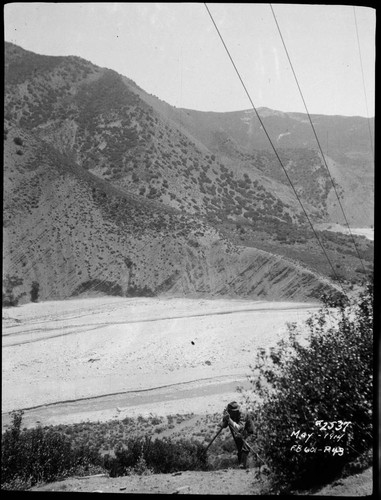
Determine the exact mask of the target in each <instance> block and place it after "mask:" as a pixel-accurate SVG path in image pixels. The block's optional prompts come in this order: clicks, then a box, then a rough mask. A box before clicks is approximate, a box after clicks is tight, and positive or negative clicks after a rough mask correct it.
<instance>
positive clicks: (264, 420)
mask: <svg viewBox="0 0 381 500" xmlns="http://www.w3.org/2000/svg"><path fill="white" fill-rule="evenodd" d="M330 308H334V311H335V313H333V312H332V309H331V312H330ZM305 328H306V329H307V331H308V338H307V341H303V340H301V339H299V338H298V331H297V329H296V325H295V324H294V325H289V332H288V338H286V339H284V340H281V341H280V342H279V343H278V344H277V346H276V347H275V348H273V349H271V350H270V351H269V352H266V351H265V350H264V349H262V350H260V351H259V353H258V355H257V358H256V360H255V363H254V366H253V367H252V376H251V379H250V381H251V384H252V388H253V393H254V394H255V395H256V397H257V396H259V398H261V399H262V401H261V402H260V403H258V402H257V401H254V402H252V403H251V404H252V407H253V408H254V419H255V426H254V427H255V429H256V436H255V440H254V446H255V450H256V452H257V453H258V455H259V456H260V457H261V459H262V460H263V461H264V462H265V464H266V465H267V467H269V469H270V470H271V475H270V480H271V485H272V489H273V491H277V492H287V491H289V490H290V489H291V488H295V487H298V488H303V489H304V488H306V489H307V488H311V487H314V486H319V485H320V484H324V482H327V481H329V480H332V479H333V478H334V476H335V475H336V474H338V473H340V471H341V470H342V469H343V467H344V466H345V465H346V464H348V463H349V462H351V461H353V460H354V459H356V458H358V457H361V456H362V455H363V454H365V453H367V451H368V450H369V448H371V446H372V442H373V435H372V403H373V399H372V398H373V378H372V375H373V373H372V364H373V363H372V359H373V331H372V329H373V283H372V282H369V283H368V284H367V285H366V286H365V289H364V291H363V292H362V293H361V294H360V295H359V297H358V299H357V301H353V302H348V301H344V300H343V299H342V298H340V297H336V298H331V297H323V306H322V308H321V309H320V311H319V312H318V313H317V314H316V315H313V316H311V317H310V318H309V319H308V320H307V321H306V323H305ZM248 399H249V401H250V400H251V397H250V396H248ZM319 421H320V422H334V423H333V424H330V425H328V426H327V430H328V431H329V432H328V433H325V432H323V428H324V424H320V425H323V427H322V431H321V432H320V426H319V424H318V422H319ZM343 422H350V424H348V425H347V426H346V429H345V430H343V429H344V427H343ZM340 426H341V427H340ZM332 429H333V430H334V431H335V429H336V431H335V432H334V434H335V435H341V434H342V437H341V438H340V440H339V441H337V440H336V441H335V440H334V439H333V437H332V436H333V435H332V434H331V432H332ZM298 430H300V433H303V432H306V433H307V434H308V433H313V435H312V437H311V439H310V440H309V441H308V443H306V442H305V439H304V440H303V439H300V438H298V437H297V435H296V434H294V435H292V433H293V432H297V431H298ZM340 431H341V432H340ZM293 445H296V446H298V445H300V446H301V448H297V449H295V448H292V446H293ZM326 446H331V449H332V448H334V447H337V452H336V454H335V453H333V452H332V451H331V452H329V451H327V452H324V451H321V452H319V451H312V452H311V451H310V452H307V451H306V449H310V450H311V448H312V449H315V450H319V449H321V450H325V449H326V448H325V447H326ZM340 448H342V449H343V451H340ZM297 450H299V451H297ZM368 464H369V462H368ZM368 464H366V465H368Z"/></svg>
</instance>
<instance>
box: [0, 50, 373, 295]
mask: <svg viewBox="0 0 381 500" xmlns="http://www.w3.org/2000/svg"><path fill="white" fill-rule="evenodd" d="M182 116H183V118H184V116H185V117H188V118H186V119H185V118H184V119H182V121H181V123H179V120H178V110H175V109H174V108H171V107H170V106H168V105H166V104H165V103H162V102H161V101H159V100H158V99H156V98H153V97H152V96H149V95H148V94H146V93H145V92H144V91H143V90H142V89H140V88H139V87H138V86H137V85H136V84H135V83H134V82H132V81H131V80H129V79H128V78H126V77H122V76H120V75H118V74H117V73H116V72H114V71H112V70H109V69H105V68H99V67H96V66H94V65H93V64H91V63H90V62H87V61H84V60H82V59H80V58H78V57H48V56H40V55H38V54H33V53H31V52H28V51H25V50H23V49H21V48H20V47H17V46H15V45H13V44H9V43H6V46H5V132H4V139H5V150H4V165H5V170H4V193H5V199H4V231H3V233H4V270H5V273H6V274H7V275H8V276H7V280H8V285H9V283H13V284H14V286H13V288H14V290H13V289H12V286H10V290H11V291H8V295H10V294H13V295H14V296H18V297H20V300H29V298H30V294H31V288H32V284H33V283H35V285H34V298H35V299H38V298H39V299H46V298H49V297H52V298H65V297H69V296H72V295H76V294H80V293H83V292H85V291H88V290H98V291H101V292H103V293H111V294H118V295H119V294H121V295H129V296H130V295H135V294H137V295H157V294H160V293H172V294H182V295H187V294H188V295H189V294H207V295H212V296H216V295H227V296H236V295H238V296H244V297H254V298H258V297H264V296H265V297H272V298H295V299H297V300H304V299H305V298H308V297H314V298H318V297H319V296H320V294H321V292H322V291H324V290H325V289H326V288H327V287H328V288H329V287H331V288H332V286H333V287H335V285H333V284H332V278H336V277H340V278H342V279H344V280H348V281H351V282H356V281H358V280H359V279H361V278H362V274H363V272H364V270H363V269H362V266H360V263H359V261H358V258H357V254H356V251H355V249H354V247H353V243H352V241H351V239H350V238H348V237H347V236H345V235H335V234H333V233H329V232H328V231H326V232H319V236H320V238H321V240H322V241H323V242H324V245H325V246H326V248H327V250H328V252H329V254H330V256H331V258H332V260H333V261H334V265H335V273H333V271H332V269H331V268H330V266H329V265H328V263H327V260H326V259H325V256H324V255H323V254H322V251H321V248H320V247H319V245H318V243H317V241H316V239H315V238H314V236H313V234H312V232H311V229H310V228H309V225H308V224H307V221H306V220H305V216H304V215H303V213H302V210H301V207H300V206H299V205H298V203H297V202H296V200H295V197H294V195H293V193H292V191H291V189H290V187H289V186H288V185H287V183H286V182H285V178H284V177H285V176H284V173H283V172H280V171H279V167H278V165H277V164H276V161H275V160H276V159H275V158H274V157H273V156H274V155H272V154H271V153H270V152H269V150H268V149H265V148H264V147H263V146H262V144H261V142H260V141H259V142H257V139H255V141H253V144H254V146H253V147H251V146H250V147H248V146H247V145H244V144H242V140H241V139H242V137H241V136H240V137H241V139H240V137H239V136H237V135H236V134H237V133H238V132H234V131H232V129H231V127H229V130H230V131H231V134H232V135H231V136H229V137H228V138H227V139H226V140H227V141H228V142H229V143H230V144H233V145H230V146H226V144H225V142H226V141H225V142H224V140H225V139H223V137H222V136H224V137H225V136H226V132H221V134H222V136H221V137H219V138H218V134H219V133H220V132H218V130H219V128H217V125H215V124H214V122H213V120H212V121H211V120H210V119H209V118H208V120H204V121H203V120H202V119H201V118H200V116H201V115H199V114H197V113H196V112H191V111H187V110H184V111H183V113H182ZM217 118H218V119H220V118H219V117H217ZM225 118H226V120H227V123H228V122H229V120H230V114H226V117H225ZM237 120H238V123H239V124H240V127H241V128H242V127H244V128H245V127H247V123H246V122H245V121H242V117H241V118H240V117H238V118H237ZM279 126H281V125H279ZM237 127H238V124H237ZM282 127H283V125H282ZM238 129H239V127H238V128H237V130H238ZM234 130H236V129H234ZM282 130H283V128H282ZM253 137H254V136H253ZM217 139H218V140H217ZM250 140H251V139H250ZM224 144H225V145H224ZM282 146H283V145H282ZM361 151H362V150H361ZM281 155H282V158H283V160H284V162H285V164H286V165H287V169H288V171H289V173H290V175H292V176H293V178H294V180H295V183H296V184H297V189H298V192H299V194H300V196H301V197H302V198H303V200H304V203H305V206H306V208H307V210H308V212H309V213H310V216H311V217H312V219H313V220H315V221H317V222H318V221H320V222H322V221H325V220H328V219H329V212H330V201H329V200H330V199H331V198H330V196H331V195H330V193H331V188H330V186H329V182H328V180H327V174H326V172H325V171H324V169H323V166H322V160H321V158H320V157H319V154H318V153H317V152H316V151H315V150H314V149H312V148H311V146H308V147H304V146H303V145H300V144H296V145H292V147H283V148H282V150H281ZM370 178H371V175H370ZM363 199H364V201H366V202H368V200H369V199H371V198H369V196H368V192H367V195H366V196H364V197H363ZM355 238H356V243H357V245H358V248H359V250H360V252H361V256H362V258H363V260H364V262H365V263H366V266H367V269H371V267H372V260H373V247H372V244H371V243H370V242H368V241H367V240H365V239H364V238H360V237H357V236H356V237H355ZM12 280H13V281H12ZM330 282H331V283H330ZM15 283H20V284H18V285H15ZM37 285H38V287H37ZM8 288H9V286H8ZM3 289H4V286H3ZM37 290H38V293H37V292H36V291H37Z"/></svg>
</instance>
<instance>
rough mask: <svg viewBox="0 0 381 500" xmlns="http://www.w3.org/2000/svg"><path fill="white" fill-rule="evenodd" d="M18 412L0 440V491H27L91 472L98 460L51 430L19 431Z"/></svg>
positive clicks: (97, 457)
mask: <svg viewBox="0 0 381 500" xmlns="http://www.w3.org/2000/svg"><path fill="white" fill-rule="evenodd" d="M21 422H22V411H16V412H13V414H12V425H11V427H10V429H8V430H6V431H5V433H4V434H3V435H2V439H1V489H12V490H15V489H28V488H29V487H31V486H33V485H35V484H36V483H39V482H49V481H54V480H56V479H60V478H64V477H69V476H70V475H74V474H76V475H83V474H89V473H94V470H97V471H98V470H100V469H101V463H102V458H101V457H100V455H99V454H98V453H96V452H94V451H91V450H90V449H89V448H87V447H85V446H82V447H79V448H73V447H72V445H71V442H70V440H69V439H68V438H67V437H66V436H64V435H62V434H60V433H58V432H56V431H54V430H52V429H49V428H48V429H43V428H41V427H37V428H35V429H24V430H21Z"/></svg>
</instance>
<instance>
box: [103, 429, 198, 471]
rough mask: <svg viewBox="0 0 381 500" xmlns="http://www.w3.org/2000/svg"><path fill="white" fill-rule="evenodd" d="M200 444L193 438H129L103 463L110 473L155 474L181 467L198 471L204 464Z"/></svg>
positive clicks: (180, 469)
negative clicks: (147, 472)
mask: <svg viewBox="0 0 381 500" xmlns="http://www.w3.org/2000/svg"><path fill="white" fill-rule="evenodd" d="M203 451H204V447H203V445H202V444H201V443H199V442H197V441H193V440H176V441H174V440H171V439H169V438H163V439H152V438H150V437H146V438H139V437H137V438H130V439H128V440H127V442H126V443H125V444H124V446H122V445H120V446H118V447H117V448H116V449H115V458H109V459H108V460H107V463H105V466H106V467H107V468H108V469H109V470H110V475H111V476H114V477H115V476H123V475H126V474H129V473H131V472H132V473H138V474H139V473H140V474H142V473H144V472H146V471H149V472H152V473H155V474H159V473H163V474H166V473H171V472H176V471H184V470H202V469H205V468H206V467H207V458H206V456H205V454H203Z"/></svg>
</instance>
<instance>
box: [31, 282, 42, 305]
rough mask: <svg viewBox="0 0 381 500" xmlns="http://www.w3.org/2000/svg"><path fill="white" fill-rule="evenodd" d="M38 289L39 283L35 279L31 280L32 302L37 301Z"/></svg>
mask: <svg viewBox="0 0 381 500" xmlns="http://www.w3.org/2000/svg"><path fill="white" fill-rule="evenodd" d="M39 291H40V285H39V283H37V281H33V283H32V288H31V291H30V300H31V301H32V302H38V294H39Z"/></svg>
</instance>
